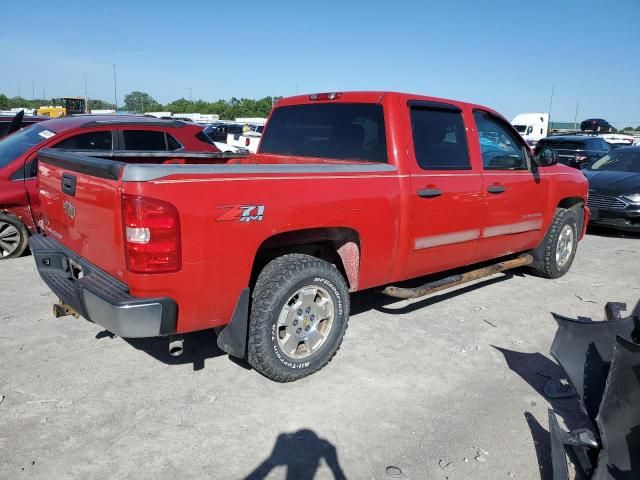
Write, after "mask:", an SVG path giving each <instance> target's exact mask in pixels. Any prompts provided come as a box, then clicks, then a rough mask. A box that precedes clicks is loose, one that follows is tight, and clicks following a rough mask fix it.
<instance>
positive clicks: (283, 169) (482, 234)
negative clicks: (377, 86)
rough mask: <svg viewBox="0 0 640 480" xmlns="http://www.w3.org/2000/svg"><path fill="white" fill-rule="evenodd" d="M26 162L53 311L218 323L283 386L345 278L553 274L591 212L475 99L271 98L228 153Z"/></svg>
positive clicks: (177, 327) (149, 321)
mask: <svg viewBox="0 0 640 480" xmlns="http://www.w3.org/2000/svg"><path fill="white" fill-rule="evenodd" d="M39 159H40V163H39V174H38V176H39V191H40V196H41V198H42V209H43V216H44V232H45V234H44V235H35V236H33V237H32V238H31V240H30V244H31V247H32V251H33V253H34V258H35V261H36V264H37V268H38V270H39V272H40V275H41V276H42V278H43V279H44V281H45V282H46V283H47V284H48V285H49V287H50V288H51V289H52V290H53V291H54V292H55V293H56V294H57V295H58V297H60V299H61V301H60V303H59V304H58V305H57V307H56V309H55V310H56V311H57V314H58V315H63V314H71V313H78V314H80V315H82V316H84V317H85V318H87V319H89V320H91V321H93V322H95V323H97V324H99V325H101V326H103V327H104V328H106V329H107V330H109V331H111V332H113V333H115V334H118V335H120V336H122V337H151V336H168V337H169V338H176V337H175V336H176V335H179V334H182V333H185V332H192V331H196V330H203V329H217V331H218V345H219V346H220V347H221V348H222V349H223V350H224V351H226V352H228V353H230V354H231V355H233V356H237V357H246V358H247V360H248V362H249V363H250V364H251V365H252V366H253V367H254V368H255V369H256V370H258V371H259V372H261V373H262V374H264V375H265V376H267V377H269V378H271V379H273V380H276V381H281V382H285V381H292V380H296V379H299V378H301V377H304V376H306V375H309V374H310V373H313V372H315V371H317V370H319V369H320V368H322V367H323V366H325V365H326V364H327V363H328V362H329V361H330V360H331V358H332V357H333V356H334V354H335V353H336V351H337V350H338V348H339V347H340V344H341V342H342V338H343V336H344V334H345V330H346V328H347V321H348V317H349V292H354V291H358V290H363V289H369V288H373V287H379V286H389V285H393V284H396V283H397V282H400V281H403V280H407V279H411V278H415V277H420V276H423V275H428V274H433V273H436V272H444V271H446V270H449V269H453V268H458V267H462V266H467V265H473V264H477V263H479V262H485V261H488V260H493V259H513V258H514V257H516V258H527V259H530V261H528V262H526V263H530V267H531V268H532V269H533V270H534V271H535V272H536V273H537V274H539V275H542V276H545V277H549V278H556V277H559V276H561V275H563V274H565V273H566V272H567V271H568V269H569V267H570V266H571V264H572V262H573V259H574V256H575V254H576V249H577V244H578V240H579V239H581V238H582V236H583V235H584V230H585V227H586V225H587V223H588V219H589V210H588V207H587V206H586V200H587V181H586V179H585V178H584V175H582V173H581V172H579V171H578V170H575V169H571V168H569V167H567V166H564V165H559V164H557V158H556V157H555V153H554V152H553V150H551V149H546V150H541V151H540V152H538V154H537V156H536V157H535V158H532V156H531V153H530V150H529V148H528V146H527V145H526V143H525V142H524V140H523V139H522V137H521V136H520V135H519V134H518V132H517V131H516V130H515V129H514V128H513V127H512V126H511V125H510V124H509V122H508V121H507V120H505V119H504V118H503V117H502V116H501V115H499V114H498V113H496V112H494V111H493V110H491V109H488V108H486V107H482V106H480V105H474V104H469V103H463V102H457V101H453V100H445V99H439V98H432V97H425V96H419V95H410V94H402V93H392V92H351V93H329V94H312V95H305V96H295V97H291V98H286V99H281V100H280V101H279V102H278V103H277V105H276V106H275V108H274V110H273V111H272V113H271V115H270V118H269V120H268V123H267V126H266V128H265V131H264V136H263V138H262V142H261V143H260V148H259V151H258V153H257V154H255V155H249V156H246V157H242V158H229V159H222V160H221V159H220V158H212V159H211V162H210V163H206V162H205V163H203V162H202V161H200V163H199V164H194V163H192V162H190V161H188V159H187V161H186V162H184V163H182V164H166V163H163V164H154V163H148V162H147V163H145V164H137V163H135V159H129V163H121V162H118V161H114V160H112V159H111V160H106V159H101V158H97V157H91V156H87V155H86V154H76V153H65V152H59V151H55V150H51V149H48V150H42V151H41V152H40V154H39ZM522 253H524V254H525V256H524V257H522V256H521V255H520V254H522ZM388 288H389V287H387V289H388Z"/></svg>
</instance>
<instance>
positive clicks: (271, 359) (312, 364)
mask: <svg viewBox="0 0 640 480" xmlns="http://www.w3.org/2000/svg"><path fill="white" fill-rule="evenodd" d="M252 298H253V304H252V307H251V318H250V323H249V348H248V357H249V363H250V364H251V366H253V368H255V369H256V370H258V371H259V372H260V373H262V374H263V375H265V376H266V377H268V378H270V379H272V380H275V381H277V382H291V381H294V380H297V379H299V378H302V377H305V376H307V375H310V374H312V373H314V372H317V371H318V370H320V369H321V368H322V367H324V366H325V365H326V364H327V363H329V362H330V361H331V359H332V358H333V356H334V355H335V354H336V352H337V351H338V349H339V348H340V344H341V343H342V338H343V336H344V333H345V331H346V329H347V322H348V319H349V291H348V288H347V284H346V281H345V280H344V278H343V276H342V275H341V273H340V272H339V271H338V270H337V269H336V267H335V266H333V265H331V264H330V263H327V262H325V261H323V260H320V259H318V258H315V257H311V256H309V255H301V254H291V255H284V256H282V257H279V258H277V259H275V260H272V261H271V262H270V263H268V264H267V266H265V267H264V269H263V270H262V272H261V273H260V275H259V276H258V280H257V282H256V286H255V288H254V291H253V297H252Z"/></svg>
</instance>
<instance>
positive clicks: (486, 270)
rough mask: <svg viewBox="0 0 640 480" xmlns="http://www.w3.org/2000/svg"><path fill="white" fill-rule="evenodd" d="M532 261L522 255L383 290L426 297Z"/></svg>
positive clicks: (400, 295)
mask: <svg viewBox="0 0 640 480" xmlns="http://www.w3.org/2000/svg"><path fill="white" fill-rule="evenodd" d="M531 263H533V257H532V256H531V255H526V254H525V255H520V256H519V257H516V258H514V259H513V260H505V261H503V262H498V263H494V264H493V265H489V266H488V267H482V268H478V269H477V270H471V271H470V272H465V273H461V274H459V275H451V276H449V277H446V278H443V279H440V280H436V281H434V282H428V283H425V284H424V285H421V286H419V287H415V288H403V287H396V286H393V285H389V286H387V287H385V288H384V290H382V293H384V294H385V295H389V296H390V297H396V298H402V299H405V300H408V299H412V298H419V297H424V296H425V295H429V294H431V293H436V292H440V291H441V290H446V289H448V288H453V287H457V286H458V285H462V284H464V283H468V282H472V281H474V280H479V279H480V278H484V277H488V276H490V275H494V274H496V273H500V272H504V271H505V270H510V269H512V268H518V267H524V266H526V265H531Z"/></svg>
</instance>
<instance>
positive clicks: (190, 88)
mask: <svg viewBox="0 0 640 480" xmlns="http://www.w3.org/2000/svg"><path fill="white" fill-rule="evenodd" d="M189 102H191V87H189Z"/></svg>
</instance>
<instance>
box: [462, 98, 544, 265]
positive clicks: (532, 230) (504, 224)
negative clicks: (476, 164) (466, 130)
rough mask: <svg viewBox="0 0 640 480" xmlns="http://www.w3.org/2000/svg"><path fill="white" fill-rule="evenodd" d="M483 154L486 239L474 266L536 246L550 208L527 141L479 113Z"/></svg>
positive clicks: (476, 114) (489, 115) (499, 121)
mask: <svg viewBox="0 0 640 480" xmlns="http://www.w3.org/2000/svg"><path fill="white" fill-rule="evenodd" d="M473 116H474V120H475V124H476V135H475V138H474V141H475V142H478V144H479V145H478V148H479V150H480V151H481V153H482V190H483V192H482V195H483V198H484V208H483V225H482V237H481V240H480V243H479V245H478V251H477V253H476V256H475V259H474V260H475V261H482V260H486V259H490V258H496V257H500V256H503V255H508V254H511V253H514V252H520V251H523V250H527V249H530V248H532V247H535V246H536V244H537V243H538V242H539V240H540V238H541V229H542V228H543V223H544V218H545V209H546V208H547V188H548V185H547V181H546V178H545V177H544V175H543V174H542V173H541V172H540V171H539V169H538V168H537V167H536V165H534V163H533V161H532V158H531V155H530V149H529V147H528V146H527V145H526V143H525V142H524V141H523V140H522V137H520V135H518V133H517V132H516V131H515V130H514V129H513V127H512V126H511V125H509V124H508V123H507V122H506V121H505V120H503V119H502V118H500V117H498V116H495V115H493V114H492V113H490V112H486V111H483V110H475V111H474V114H473Z"/></svg>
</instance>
